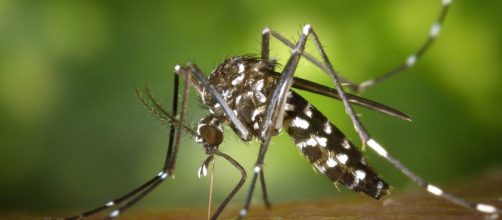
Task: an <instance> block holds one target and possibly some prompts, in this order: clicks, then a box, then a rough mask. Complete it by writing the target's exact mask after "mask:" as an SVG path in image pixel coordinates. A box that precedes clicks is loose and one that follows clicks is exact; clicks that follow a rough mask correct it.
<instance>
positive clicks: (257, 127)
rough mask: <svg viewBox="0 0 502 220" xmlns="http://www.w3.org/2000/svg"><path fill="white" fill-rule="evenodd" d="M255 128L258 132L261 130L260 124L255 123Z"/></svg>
mask: <svg viewBox="0 0 502 220" xmlns="http://www.w3.org/2000/svg"><path fill="white" fill-rule="evenodd" d="M253 128H254V129H256V130H258V129H260V124H258V122H255V123H254V124H253Z"/></svg>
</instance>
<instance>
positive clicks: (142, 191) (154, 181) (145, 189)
mask: <svg viewBox="0 0 502 220" xmlns="http://www.w3.org/2000/svg"><path fill="white" fill-rule="evenodd" d="M178 82H179V80H178V76H177V75H176V76H175V81H174V99H173V106H172V112H173V114H176V112H177V111H178V105H177V102H178V87H179V86H178ZM187 84H188V82H187V83H186V85H187ZM186 85H185V87H186V88H188V87H187V86H186ZM186 88H185V92H184V94H183V99H184V100H183V102H182V110H181V112H180V116H183V115H184V112H185V111H186V98H187V96H188V93H187V91H188V89H186ZM180 125H183V117H180V119H179V121H178V124H176V125H175V124H171V129H170V139H169V144H168V150H167V152H168V153H167V155H166V160H165V162H164V168H163V169H162V171H161V172H160V173H159V174H158V175H157V176H154V177H152V178H151V179H150V180H148V181H147V182H145V183H144V184H142V185H141V186H139V187H137V188H135V189H134V190H132V191H130V192H129V193H127V194H125V195H123V196H121V197H119V198H116V199H114V200H111V201H110V202H108V203H106V204H105V205H103V206H100V207H97V208H94V209H91V210H89V211H86V212H83V213H81V214H79V215H76V216H72V217H68V218H65V219H79V218H82V217H88V216H91V215H93V214H96V213H98V212H100V211H103V210H105V209H108V208H111V207H114V206H120V205H121V204H122V203H123V202H124V201H127V200H129V202H128V203H126V204H125V205H123V206H121V207H120V208H118V209H115V210H114V211H112V212H111V213H110V215H109V216H108V217H109V218H115V217H117V216H118V215H119V214H120V213H121V212H123V211H124V210H126V209H127V208H129V207H130V206H132V205H133V204H134V203H136V202H137V201H139V200H140V199H141V198H143V197H144V196H145V195H147V194H148V193H149V192H150V191H151V190H153V189H154V188H155V187H156V186H157V185H159V184H160V183H161V182H162V181H163V180H164V179H166V178H167V177H168V176H169V175H172V172H173V170H168V169H167V167H170V166H169V164H170V163H174V162H175V161H173V160H172V159H171V158H173V157H175V155H173V154H176V153H177V152H176V151H172V149H176V145H179V137H178V136H179V135H180V134H179V133H180V131H179V129H178V132H174V131H173V130H176V129H175V128H176V126H178V127H180ZM180 128H181V127H180ZM173 133H176V136H175V137H174V138H173V136H174V134H173ZM173 140H176V142H174V141H173ZM173 146H174V148H173ZM171 167H174V166H172V165H171ZM138 193H139V194H138ZM135 196H136V197H135Z"/></svg>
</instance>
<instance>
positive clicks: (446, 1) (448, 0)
mask: <svg viewBox="0 0 502 220" xmlns="http://www.w3.org/2000/svg"><path fill="white" fill-rule="evenodd" d="M451 2H452V0H443V5H444V6H447V5H449V4H451Z"/></svg>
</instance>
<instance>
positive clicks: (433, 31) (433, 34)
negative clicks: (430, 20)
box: [429, 23, 441, 38]
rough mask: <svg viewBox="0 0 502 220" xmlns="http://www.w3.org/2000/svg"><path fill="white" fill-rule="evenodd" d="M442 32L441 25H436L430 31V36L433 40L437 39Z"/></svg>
mask: <svg viewBox="0 0 502 220" xmlns="http://www.w3.org/2000/svg"><path fill="white" fill-rule="evenodd" d="M440 31H441V24H439V23H435V24H433V25H432V27H431V31H430V33H429V34H430V36H431V37H432V38H435V37H437V36H438V35H439V32H440Z"/></svg>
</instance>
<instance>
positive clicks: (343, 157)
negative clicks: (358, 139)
mask: <svg viewBox="0 0 502 220" xmlns="http://www.w3.org/2000/svg"><path fill="white" fill-rule="evenodd" d="M336 159H338V161H340V163H342V164H345V163H347V160H349V157H348V156H347V154H337V155H336Z"/></svg>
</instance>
